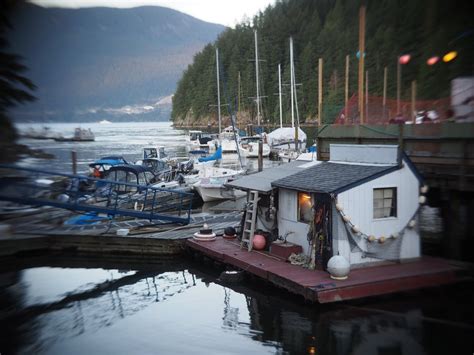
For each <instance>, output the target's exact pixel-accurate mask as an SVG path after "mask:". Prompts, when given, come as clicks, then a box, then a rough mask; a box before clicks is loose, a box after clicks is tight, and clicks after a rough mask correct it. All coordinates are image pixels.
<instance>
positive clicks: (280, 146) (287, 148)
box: [267, 37, 306, 159]
mask: <svg viewBox="0 0 474 355" xmlns="http://www.w3.org/2000/svg"><path fill="white" fill-rule="evenodd" d="M290 78H291V79H290V81H291V82H290V88H291V127H283V119H282V106H281V105H282V103H281V67H280V65H278V79H279V80H278V84H279V99H280V100H279V101H280V128H277V129H276V130H274V131H272V132H270V133H269V134H268V135H267V140H268V143H269V144H270V146H271V148H272V149H274V150H278V151H279V155H280V154H281V155H283V158H285V159H287V158H289V159H294V158H296V156H298V154H299V152H300V151H304V150H305V149H306V133H304V132H303V130H302V129H301V128H300V127H299V124H298V121H299V117H298V116H299V115H298V100H297V95H296V90H295V88H296V84H295V68H294V60H293V38H291V37H290ZM295 110H296V113H297V115H296V116H297V117H296V118H297V120H296V123H297V124H296V126H295Z"/></svg>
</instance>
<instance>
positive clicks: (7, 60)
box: [0, 0, 36, 144]
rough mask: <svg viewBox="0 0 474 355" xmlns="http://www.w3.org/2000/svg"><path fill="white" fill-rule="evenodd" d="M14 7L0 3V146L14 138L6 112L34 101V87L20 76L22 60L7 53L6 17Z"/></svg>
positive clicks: (5, 2)
mask: <svg viewBox="0 0 474 355" xmlns="http://www.w3.org/2000/svg"><path fill="white" fill-rule="evenodd" d="M15 5H16V4H15V1H9V0H3V1H0V144H5V143H10V142H13V141H14V139H15V137H16V134H15V129H14V127H13V126H12V124H11V123H10V120H9V118H8V116H7V110H8V109H9V108H11V107H12V106H15V105H16V104H19V103H24V102H27V101H33V100H34V99H35V97H34V96H33V95H32V94H31V93H30V92H31V91H32V90H34V89H35V88H36V87H35V85H34V84H33V82H32V81H31V80H30V79H28V78H26V77H24V76H23V75H22V73H23V72H25V71H26V69H27V68H26V67H25V66H24V65H23V64H21V59H22V58H21V57H20V56H18V55H15V54H12V53H9V51H8V41H7V40H6V32H7V30H8V29H10V28H11V24H10V22H9V20H8V15H9V14H10V13H11V10H12V8H13V7H14V6H15Z"/></svg>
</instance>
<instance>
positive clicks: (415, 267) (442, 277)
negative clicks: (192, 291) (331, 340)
mask: <svg viewBox="0 0 474 355" xmlns="http://www.w3.org/2000/svg"><path fill="white" fill-rule="evenodd" d="M186 246H187V247H188V248H189V249H191V250H192V251H195V252H199V253H202V254H203V255H205V256H207V257H209V258H211V259H213V260H215V261H217V262H221V263H224V264H227V265H230V266H232V267H234V268H237V269H239V270H243V271H245V272H247V273H250V274H252V275H255V276H257V277H259V278H261V279H263V280H266V281H268V282H269V283H271V284H273V285H274V286H277V287H281V288H284V289H286V290H288V291H289V292H291V293H293V294H297V295H300V296H303V297H304V299H306V300H308V301H310V302H318V303H331V302H338V301H346V300H351V299H357V298H364V297H371V296H379V295H385V294H391V293H397V292H405V291H410V290H415V289H421V288H428V287H436V286H441V285H447V284H451V283H454V282H458V281H460V276H459V273H460V272H461V271H462V268H461V267H459V266H458V265H456V264H455V263H452V262H450V261H448V260H443V259H438V258H432V257H425V256H423V257H421V258H419V259H417V260H414V261H409V262H404V263H391V264H385V265H381V266H372V267H365V268H359V269H354V270H352V271H351V273H350V275H349V278H348V279H347V280H333V279H331V278H330V276H329V273H327V272H325V271H320V270H308V269H305V268H303V267H301V266H297V265H291V264H290V263H288V262H286V261H285V260H284V259H281V258H279V257H276V256H274V255H272V254H270V253H268V252H262V251H256V250H253V251H250V252H248V251H247V250H246V249H241V248H240V243H238V241H237V240H235V241H232V240H226V239H223V238H217V239H216V240H215V241H212V242H209V241H206V242H200V241H196V240H193V239H188V240H187V241H186Z"/></svg>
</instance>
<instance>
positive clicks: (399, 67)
mask: <svg viewBox="0 0 474 355" xmlns="http://www.w3.org/2000/svg"><path fill="white" fill-rule="evenodd" d="M401 85H402V65H401V64H400V56H398V57H397V115H398V114H400V113H401V112H400V91H401Z"/></svg>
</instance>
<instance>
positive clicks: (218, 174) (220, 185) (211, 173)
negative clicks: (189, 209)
mask: <svg viewBox="0 0 474 355" xmlns="http://www.w3.org/2000/svg"><path fill="white" fill-rule="evenodd" d="M243 173H244V171H243V170H234V169H228V168H220V167H215V166H209V165H203V166H202V167H201V169H200V170H199V173H198V178H199V180H198V181H197V182H196V183H195V184H194V185H193V186H194V189H195V190H196V191H197V193H198V194H199V196H201V198H202V200H203V201H204V202H209V201H216V200H226V199H236V198H239V197H243V196H244V195H245V193H244V192H243V191H239V190H235V189H232V188H229V187H226V186H225V184H227V183H228V182H231V181H233V180H235V179H237V178H239V177H240V176H241V175H242V174H243Z"/></svg>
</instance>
